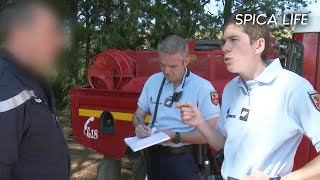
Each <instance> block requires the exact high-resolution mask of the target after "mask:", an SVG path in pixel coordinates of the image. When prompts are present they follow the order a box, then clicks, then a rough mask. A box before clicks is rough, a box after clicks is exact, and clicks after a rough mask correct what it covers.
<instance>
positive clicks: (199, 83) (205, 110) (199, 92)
mask: <svg viewBox="0 0 320 180" xmlns="http://www.w3.org/2000/svg"><path fill="white" fill-rule="evenodd" d="M186 74H187V73H186ZM186 74H185V76H184V79H183V81H185V83H184V87H182V86H183V83H181V84H180V85H179V86H178V87H177V88H176V89H174V84H173V83H171V82H169V81H168V80H166V81H165V83H164V87H163V90H162V93H161V97H160V101H159V106H158V114H157V119H156V122H155V124H154V126H155V127H156V128H157V129H164V130H170V131H173V132H192V131H195V128H194V127H191V126H188V125H186V124H184V123H182V122H181V114H180V110H179V109H177V108H175V106H174V103H173V104H172V106H171V107H168V106H165V102H166V100H167V99H170V98H171V97H172V95H173V93H174V92H180V91H182V92H183V94H182V96H181V98H180V100H179V102H180V103H185V102H187V101H189V102H191V103H193V104H195V105H197V107H198V108H199V109H200V112H201V114H202V115H203V117H204V118H205V119H206V120H210V119H213V118H216V117H219V114H220V107H219V104H218V103H216V104H215V103H213V101H212V93H214V92H216V91H215V89H214V88H213V86H212V84H211V83H210V82H209V81H207V80H205V79H203V78H201V77H199V76H197V75H195V74H193V73H191V72H190V74H189V76H187V75H186ZM163 78H164V75H163V73H161V72H160V73H156V74H154V75H152V76H151V77H150V78H149V79H148V80H147V82H146V83H145V85H144V87H143V90H142V93H141V95H140V98H139V100H138V106H139V107H140V108H141V109H143V110H144V111H145V112H147V113H149V112H150V113H151V118H150V121H152V119H153V114H154V110H155V105H156V101H157V97H158V92H159V89H160V86H161V83H162V80H163ZM168 145H170V146H181V145H182V144H179V145H175V144H168Z"/></svg>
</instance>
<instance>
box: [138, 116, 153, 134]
mask: <svg viewBox="0 0 320 180" xmlns="http://www.w3.org/2000/svg"><path fill="white" fill-rule="evenodd" d="M134 116H135V117H136V118H137V120H138V122H139V123H140V124H141V126H143V127H144V126H145V124H144V123H143V122H142V121H141V120H140V119H139V117H138V116H137V115H136V114H134ZM148 132H149V133H151V130H150V129H149V128H148Z"/></svg>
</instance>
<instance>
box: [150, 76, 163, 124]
mask: <svg viewBox="0 0 320 180" xmlns="http://www.w3.org/2000/svg"><path fill="white" fill-rule="evenodd" d="M165 82H166V78H165V77H163V80H162V83H161V86H160V89H159V92H158V97H157V101H156V107H155V108H154V113H153V118H152V122H151V128H153V126H154V123H155V122H156V119H157V113H158V108H159V101H160V97H161V93H162V90H163V86H164V83H165Z"/></svg>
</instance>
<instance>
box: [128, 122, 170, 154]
mask: <svg viewBox="0 0 320 180" xmlns="http://www.w3.org/2000/svg"><path fill="white" fill-rule="evenodd" d="M156 131H157V128H152V130H151V136H149V137H145V138H139V137H137V136H135V137H129V138H125V139H124V142H125V143H126V144H127V145H128V146H129V147H130V148H131V149H132V151H134V152H136V151H140V150H141V149H145V148H147V147H150V146H153V145H156V144H159V143H162V142H164V141H167V140H169V139H170V137H169V136H168V135H167V134H166V133H164V132H158V133H155V132H156Z"/></svg>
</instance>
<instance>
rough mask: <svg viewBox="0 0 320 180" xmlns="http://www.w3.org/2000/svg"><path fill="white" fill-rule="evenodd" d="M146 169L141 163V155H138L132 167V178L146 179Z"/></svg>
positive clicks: (135, 179)
mask: <svg viewBox="0 0 320 180" xmlns="http://www.w3.org/2000/svg"><path fill="white" fill-rule="evenodd" d="M146 176H147V169H146V167H145V166H144V165H143V163H142V159H141V157H138V158H137V159H136V160H135V162H134V166H133V169H132V180H146V179H147V178H146Z"/></svg>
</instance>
